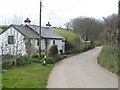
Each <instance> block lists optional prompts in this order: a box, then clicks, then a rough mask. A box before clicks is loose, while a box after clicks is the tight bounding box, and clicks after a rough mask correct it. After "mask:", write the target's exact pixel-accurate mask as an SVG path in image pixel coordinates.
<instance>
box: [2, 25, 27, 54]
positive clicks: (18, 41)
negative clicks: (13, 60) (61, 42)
mask: <svg viewBox="0 0 120 90" xmlns="http://www.w3.org/2000/svg"><path fill="white" fill-rule="evenodd" d="M8 36H14V44H8ZM2 47H3V48H2ZM2 51H3V54H12V55H16V54H22V55H24V54H26V50H25V41H24V36H23V35H22V34H21V33H19V32H18V31H17V30H15V29H14V28H13V27H10V28H9V29H8V30H6V31H5V32H4V33H2V34H1V35H0V55H1V54H2Z"/></svg>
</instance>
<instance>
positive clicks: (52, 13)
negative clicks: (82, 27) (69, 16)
mask: <svg viewBox="0 0 120 90" xmlns="http://www.w3.org/2000/svg"><path fill="white" fill-rule="evenodd" d="M43 8H44V9H46V10H47V11H49V12H50V13H51V15H48V16H47V17H50V16H52V15H55V16H56V17H57V18H59V19H60V20H62V21H63V22H65V23H66V22H67V21H66V20H64V19H62V18H61V17H59V16H58V15H57V14H55V13H54V12H52V11H50V10H48V9H47V8H46V7H44V6H43ZM45 17H46V16H45ZM45 17H43V18H45Z"/></svg>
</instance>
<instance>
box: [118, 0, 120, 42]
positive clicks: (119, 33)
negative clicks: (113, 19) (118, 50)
mask: <svg viewBox="0 0 120 90" xmlns="http://www.w3.org/2000/svg"><path fill="white" fill-rule="evenodd" d="M118 44H120V0H119V2H118Z"/></svg>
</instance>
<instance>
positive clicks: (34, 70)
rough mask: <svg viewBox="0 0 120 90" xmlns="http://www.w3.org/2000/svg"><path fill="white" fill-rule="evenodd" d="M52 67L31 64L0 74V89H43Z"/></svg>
mask: <svg viewBox="0 0 120 90" xmlns="http://www.w3.org/2000/svg"><path fill="white" fill-rule="evenodd" d="M52 68H53V65H52V64H51V65H47V66H44V65H41V64H39V63H32V64H28V65H25V66H20V67H14V68H12V69H9V70H7V71H4V72H3V74H2V76H3V77H2V81H3V82H2V85H3V86H2V87H4V88H45V87H46V85H47V79H48V76H49V73H50V71H51V70H52Z"/></svg>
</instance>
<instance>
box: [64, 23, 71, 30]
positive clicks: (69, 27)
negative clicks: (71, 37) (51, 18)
mask: <svg viewBox="0 0 120 90" xmlns="http://www.w3.org/2000/svg"><path fill="white" fill-rule="evenodd" d="M64 25H65V26H66V28H67V30H69V29H71V27H72V23H71V22H67V23H65V24H64Z"/></svg>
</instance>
